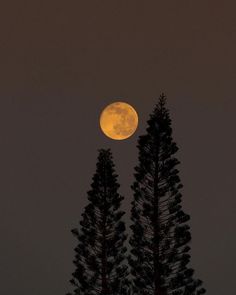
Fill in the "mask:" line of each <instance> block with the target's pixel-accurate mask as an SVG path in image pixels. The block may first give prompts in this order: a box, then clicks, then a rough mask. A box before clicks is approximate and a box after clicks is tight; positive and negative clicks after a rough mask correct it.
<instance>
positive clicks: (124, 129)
mask: <svg viewBox="0 0 236 295" xmlns="http://www.w3.org/2000/svg"><path fill="white" fill-rule="evenodd" d="M100 127H101V129H102V131H103V133H104V134H105V135H106V136H108V137H109V138H111V139H114V140H123V139H127V138H129V137H130V136H131V135H132V134H134V132H135V131H136V129H137V127H138V114H137V112H136V111H135V109H134V108H133V107H132V106H131V105H130V104H128V103H125V102H114V103H111V104H109V105H108V106H107V107H106V108H105V109H104V110H103V111H102V113H101V116H100Z"/></svg>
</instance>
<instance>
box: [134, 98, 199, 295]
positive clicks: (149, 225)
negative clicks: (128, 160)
mask: <svg viewBox="0 0 236 295" xmlns="http://www.w3.org/2000/svg"><path fill="white" fill-rule="evenodd" d="M138 149H139V165H138V166H137V167H135V182H134V183H133V185H132V190H133V192H134V199H133V201H132V209H131V220H132V225H131V230H132V235H131V238H130V244H131V255H130V259H129V263H130V267H131V275H132V287H133V294H140V295H141V294H142V295H182V294H183V295H199V294H204V293H205V290H204V289H203V288H202V287H201V285H202V282H201V281H200V280H196V279H194V278H193V273H194V271H193V269H191V268H189V267H188V263H189V261H190V255H189V250H190V247H189V245H188V244H189V242H190V240H191V235H190V231H189V226H188V225H187V221H188V220H189V215H187V214H185V213H184V212H183V209H182V206H181V198H182V196H181V192H180V189H181V188H182V184H181V183H180V178H179V176H178V170H177V169H176V166H177V165H178V164H179V161H178V160H177V159H176V157H175V153H176V152H177V150H178V148H177V146H176V144H175V142H173V140H172V128H171V119H170V115H169V111H168V110H167V108H166V98H165V96H164V95H163V94H162V95H161V96H160V98H159V101H158V103H157V105H156V107H155V109H154V112H153V113H152V114H151V116H150V119H149V120H148V128H147V134H146V135H143V136H140V137H139V141H138Z"/></svg>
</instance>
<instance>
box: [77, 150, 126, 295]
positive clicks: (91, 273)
mask: <svg viewBox="0 0 236 295" xmlns="http://www.w3.org/2000/svg"><path fill="white" fill-rule="evenodd" d="M118 188H119V184H118V183H117V175H116V174H115V170H114V163H113V159H112V154H111V151H110V150H104V149H101V150H100V151H99V156H98V162H97V169H96V173H95V174H94V176H93V181H92V185H91V190H90V191H88V200H89V203H88V205H87V206H86V207H85V210H84V212H83V214H82V221H81V222H80V227H79V229H74V230H72V232H73V234H74V235H75V236H76V238H77V239H78V245H77V247H76V248H75V252H76V256H75V260H74V264H75V266H76V270H75V272H74V273H73V274H72V275H73V279H72V280H71V283H72V284H73V285H74V287H75V288H74V292H73V294H76V295H77V294H83V295H96V294H102V295H107V294H117V295H118V294H128V279H127V275H128V271H127V265H126V247H125V246H124V242H125V240H126V238H127V236H126V234H125V224H124V222H123V221H122V216H123V215H124V212H123V211H121V210H120V206H121V202H122V200H123V197H122V196H120V194H119V193H118Z"/></svg>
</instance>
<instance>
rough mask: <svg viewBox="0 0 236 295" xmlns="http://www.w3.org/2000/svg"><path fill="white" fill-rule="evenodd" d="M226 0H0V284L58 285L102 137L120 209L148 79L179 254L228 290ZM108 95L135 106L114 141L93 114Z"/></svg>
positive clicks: (63, 284) (231, 47)
mask: <svg viewBox="0 0 236 295" xmlns="http://www.w3.org/2000/svg"><path fill="white" fill-rule="evenodd" d="M160 2H161V3H160ZM235 3H236V2H235V1H206V0H205V1H190V0H188V1H187V0H185V1H157V0H155V1H149V0H147V1H137V0H136V1H129V0H126V1H121V0H120V1H111V0H109V1H105V0H103V1H101V0H100V1H95V0H94V1H88V0H86V1H82V0H77V1H72V0H69V1H50V0H47V1H42V0H41V1H37V0H35V1H32V0H31V1H24V0H21V1H19V0H15V1H10V0H8V1H2V2H1V5H0V137H1V140H0V150H1V154H0V179H1V185H0V233H1V240H0V253H1V254H0V286H1V287H0V288H1V291H0V293H1V294H17V295H52V294H53V295H55V294H57V295H63V294H65V293H66V292H67V291H68V290H69V289H70V285H69V283H68V281H69V279H70V278H71V277H70V273H71V272H72V271H73V269H74V268H73V265H72V260H73V255H74V252H73V248H74V246H75V243H74V240H73V237H72V236H71V234H70V229H71V228H72V227H74V226H75V225H76V224H77V222H78V220H79V218H80V214H81V209H82V207H83V206H84V205H85V204H86V191H87V190H88V189H89V185H90V183H91V177H92V175H93V173H94V169H95V160H96V157H97V149H98V148H101V147H111V148H112V150H113V152H114V159H115V161H116V166H117V170H118V172H119V174H120V178H119V179H120V182H122V187H121V193H122V194H124V195H125V204H124V206H125V207H126V208H127V209H128V208H129V203H130V200H131V191H130V188H129V187H130V184H131V182H132V180H133V176H132V175H133V166H134V164H135V163H136V157H137V150H136V148H135V145H136V141H137V137H138V135H140V134H142V133H143V131H144V129H145V122H146V119H147V118H148V114H149V113H150V112H151V111H152V109H153V107H154V104H155V102H156V101H157V98H158V96H159V94H160V93H161V92H162V91H164V92H165V93H166V94H167V95H168V98H169V100H168V106H169V108H170V110H171V114H172V119H173V128H174V137H175V140H176V141H177V143H178V145H179V147H180V151H179V154H178V157H179V159H180V160H181V163H182V164H181V166H180V170H181V177H182V182H183V184H184V192H183V193H184V208H185V210H186V211H187V212H188V213H190V215H191V229H192V236H193V241H192V265H193V267H194V268H195V269H196V276H197V277H199V278H201V279H202V280H204V282H205V284H204V285H205V287H206V288H207V290H208V294H209V295H222V294H229V295H231V294H233V293H234V292H235V258H236V257H235V256H236V255H235V249H236V240H235V226H236V222H235V213H236V212H235V207H236V206H235V205H236V204H235V203H236V201H235V197H236V196H235V191H236V189H235V177H236V171H235V150H236V140H235V126H236V124H235V123H236V122H235V121H236V117H235V109H236V102H235V94H236V91H235V77H236V75H235V69H236V59H235V52H236V21H235V11H236V4H235ZM116 100H124V101H126V102H128V103H130V104H132V105H133V106H134V107H135V108H136V110H137V112H138V113H139V120H140V126H139V128H138V130H137V132H136V134H135V135H134V136H133V137H132V138H131V139H129V140H126V141H122V142H121V141H119V142H117V141H111V140H109V139H108V138H105V137H104V135H103V134H102V133H101V131H100V129H99V124H98V118H99V114H100V112H101V110H102V109H103V107H104V106H106V105H107V104H108V103H110V102H113V101H116ZM128 215H129V214H127V218H128Z"/></svg>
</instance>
